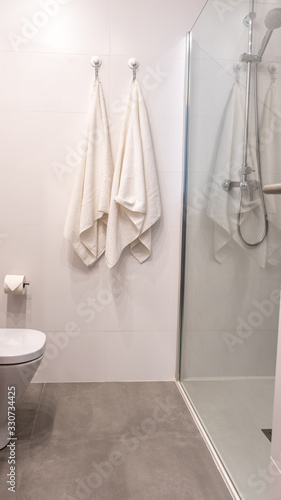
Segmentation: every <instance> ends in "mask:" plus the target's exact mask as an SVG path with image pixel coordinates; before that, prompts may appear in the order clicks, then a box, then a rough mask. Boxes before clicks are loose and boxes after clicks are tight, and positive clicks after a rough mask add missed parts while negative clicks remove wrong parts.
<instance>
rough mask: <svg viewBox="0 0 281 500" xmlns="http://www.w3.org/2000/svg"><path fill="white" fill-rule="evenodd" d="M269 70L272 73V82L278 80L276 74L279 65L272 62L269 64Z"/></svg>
mask: <svg viewBox="0 0 281 500" xmlns="http://www.w3.org/2000/svg"><path fill="white" fill-rule="evenodd" d="M268 71H269V73H270V74H271V82H272V83H274V82H276V79H277V76H276V72H277V65H276V64H270V65H269V66H268Z"/></svg>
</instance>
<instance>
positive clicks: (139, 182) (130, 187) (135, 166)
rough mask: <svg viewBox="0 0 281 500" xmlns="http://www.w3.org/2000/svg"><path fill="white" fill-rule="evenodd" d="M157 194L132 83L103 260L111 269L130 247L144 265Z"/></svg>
mask: <svg viewBox="0 0 281 500" xmlns="http://www.w3.org/2000/svg"><path fill="white" fill-rule="evenodd" d="M160 216H161V206H160V193H159V187H158V180H157V171H156V165H155V158H154V152H153V146H152V140H151V134H150V128H149V122H148V117H147V113H146V109H145V104H144V101H143V97H142V93H141V90H140V87H139V84H138V82H137V81H136V80H133V82H132V85H131V89H130V95H129V101H128V105H127V109H126V113H125V120H124V123H123V129H122V132H121V141H120V145H119V151H118V156H117V162H116V167H115V170H114V177H113V186H112V193H111V203H110V211H109V218H108V228H107V240H106V251H105V258H106V261H107V264H108V266H109V267H112V266H114V265H115V264H116V263H117V262H118V260H119V258H120V255H121V253H122V251H123V250H124V249H125V248H126V247H127V246H128V245H130V250H131V253H132V254H133V256H134V257H135V258H136V259H137V260H138V261H139V262H140V263H142V262H144V261H145V260H146V259H147V258H148V257H149V255H150V252H151V226H152V225H153V224H154V223H155V222H156V221H157V220H158V219H159V218H160Z"/></svg>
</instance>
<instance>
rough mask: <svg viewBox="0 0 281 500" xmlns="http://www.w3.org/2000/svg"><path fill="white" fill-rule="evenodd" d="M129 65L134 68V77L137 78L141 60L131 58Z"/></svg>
mask: <svg viewBox="0 0 281 500" xmlns="http://www.w3.org/2000/svg"><path fill="white" fill-rule="evenodd" d="M128 65H129V68H131V69H132V70H133V79H134V80H135V79H136V72H137V68H138V67H139V62H138V61H137V60H136V59H135V58H134V57H132V58H131V59H129V61H128Z"/></svg>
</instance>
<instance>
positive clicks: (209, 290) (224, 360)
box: [180, 0, 281, 500]
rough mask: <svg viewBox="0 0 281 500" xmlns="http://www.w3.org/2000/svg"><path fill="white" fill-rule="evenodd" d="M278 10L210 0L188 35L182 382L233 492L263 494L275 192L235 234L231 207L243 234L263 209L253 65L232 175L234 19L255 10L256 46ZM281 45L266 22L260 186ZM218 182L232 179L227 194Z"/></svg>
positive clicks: (243, 79)
mask: <svg viewBox="0 0 281 500" xmlns="http://www.w3.org/2000/svg"><path fill="white" fill-rule="evenodd" d="M280 7H281V2H280V1H279V2H272V3H270V2H248V1H239V2H229V1H228V0H226V1H219V2H218V1H216V0H213V1H209V2H208V3H207V5H206V6H205V8H204V10H203V12H202V13H201V15H200V17H199V19H198V21H197V22H196V24H195V26H194V28H193V29H192V32H191V33H190V36H189V43H188V46H189V51H188V52H189V54H188V68H189V71H188V80H189V92H188V127H187V132H188V138H187V141H188V143H187V151H188V158H187V182H186V186H185V189H186V190H187V206H186V212H185V215H186V235H185V242H184V244H185V245H184V246H185V263H184V269H185V271H184V276H183V280H184V281H183V297H182V299H183V302H182V304H183V310H182V332H181V369H180V372H181V373H180V380H181V383H182V386H183V387H184V390H185V392H186V394H187V396H188V398H189V400H190V402H191V404H192V405H193V407H194V409H195V411H196V413H197V415H198V417H199V419H200V420H201V422H202V424H203V426H204V427H205V430H206V431H207V433H208V435H209V437H210V439H211V441H212V443H213V445H214V447H215V449H216V451H217V453H218V454H219V456H220V458H221V460H222V462H223V465H224V467H225V469H226V470H227V472H228V474H229V476H230V478H231V480H232V481H233V484H234V486H235V488H236V489H237V491H238V492H239V495H240V497H241V498H242V499H243V500H254V499H256V498H259V499H261V500H267V499H268V495H267V493H268V481H267V480H266V479H265V478H264V477H261V474H262V473H261V471H263V470H267V469H268V467H269V458H270V440H269V439H268V436H269V434H268V433H266V432H265V433H264V432H263V431H264V430H265V431H266V430H268V429H271V427H272V411H273V393H274V375H275V362H276V346H277V328H278V314H279V290H280V283H281V253H280V246H281V206H280V205H278V203H279V200H278V201H275V200H276V197H275V199H274V200H273V198H272V195H271V196H267V197H266V196H265V203H266V207H267V210H268V217H269V220H270V223H269V232H268V235H267V236H266V238H265V240H264V241H263V242H262V243H259V244H257V245H255V246H250V245H247V244H245V243H244V242H243V241H242V239H241V237H240V236H239V231H238V213H239V210H240V212H241V214H240V215H241V220H240V223H241V231H242V235H243V237H244V239H245V240H246V241H248V243H256V242H257V241H258V240H259V238H260V235H261V234H262V233H263V230H264V227H265V218H264V213H263V206H262V192H261V189H260V184H261V182H259V177H258V165H257V161H258V160H257V155H256V146H257V144H256V132H255V113H254V112H255V107H254V100H255V99H254V98H255V96H254V83H255V82H254V70H252V74H251V80H250V82H251V86H250V109H249V137H248V147H247V156H248V158H247V166H248V167H250V168H251V169H252V172H250V171H249V170H247V175H246V177H244V178H243V171H242V172H241V169H242V166H243V165H242V163H243V161H242V160H243V140H244V135H245V131H244V125H245V120H244V118H245V116H244V115H245V100H246V87H247V66H248V64H247V62H240V61H239V58H240V55H241V54H243V53H248V43H249V40H248V37H249V30H248V28H247V26H245V24H244V23H243V19H244V18H247V16H248V14H249V12H251V11H254V12H255V14H256V16H255V18H254V21H253V46H252V50H253V54H256V53H257V52H258V50H259V47H260V44H261V41H262V39H263V36H264V33H265V32H266V27H265V25H264V18H265V16H266V13H267V12H268V11H270V10H272V9H276V8H280ZM280 47H281V29H280V30H278V29H276V30H275V31H274V32H273V34H272V37H271V40H270V42H269V45H268V47H267V49H266V52H265V54H264V56H263V58H262V61H261V62H260V63H258V67H257V72H258V78H257V82H258V88H257V101H258V110H259V116H258V120H259V139H260V154H261V170H262V179H261V181H262V180H263V179H265V180H266V181H268V183H273V182H281V164H280V163H279V165H278V164H277V163H276V162H274V160H275V158H276V161H277V159H278V154H277V153H278V151H275V149H276V147H277V149H278V134H279V143H280V144H281V135H280V133H281V120H280V117H281V106H280V103H281V87H280V73H281V59H280V49H279V48H280ZM253 65H254V64H253ZM253 65H252V66H253ZM278 80H279V82H278ZM272 85H276V91H274V92H275V97H274V98H275V104H274V106H276V110H275V109H272V106H271V105H269V104H268V103H270V102H272V101H270V100H269V98H268V91H269V88H270V86H271V87H272ZM278 94H280V95H278ZM276 144H277V146H276ZM280 153H281V146H280ZM274 154H275V157H274ZM240 159H241V161H240ZM267 159H268V161H267ZM248 172H249V173H248ZM244 174H245V172H244ZM243 179H244V180H245V179H246V185H245V189H244V191H243V193H242V203H241V199H240V194H241V187H240V182H241V181H242V180H243ZM225 180H231V181H235V182H237V186H234V187H233V188H232V189H231V190H230V191H226V190H225V189H223V186H222V185H223V184H224V181H225ZM274 214H275V215H274ZM278 215H280V228H279V226H278ZM274 217H275V218H274ZM276 221H277V222H276ZM275 224H276V226H277V227H276V226H275ZM279 242H280V243H279Z"/></svg>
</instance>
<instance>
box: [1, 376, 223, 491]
mask: <svg viewBox="0 0 281 500" xmlns="http://www.w3.org/2000/svg"><path fill="white" fill-rule="evenodd" d="M16 426H17V432H16V433H17V438H18V440H17V444H16V474H17V475H16V484H17V488H16V494H14V493H12V492H8V490H7V483H6V481H7V473H8V471H9V465H8V458H9V451H8V449H7V448H5V449H3V450H2V451H0V498H1V500H12V499H15V498H16V499H17V500H86V499H91V500H92V499H95V500H158V499H159V500H231V496H230V494H229V492H228V490H227V488H226V486H225V484H224V482H223V480H222V478H221V476H220V474H219V472H218V470H217V469H216V466H215V465H214V463H213V460H212V458H211V456H210V454H209V451H208V450H207V448H206V445H205V443H204V441H203V439H202V437H201V436H200V434H199V432H198V430H197V427H196V426H195V424H194V422H193V420H192V417H191V415H190V414H189V412H188V409H187V407H186V406H185V403H184V401H183V399H182V397H181V395H180V393H179V391H178V389H177V386H176V385H175V383H173V382H124V383H123V382H120V383H115V382H114V383H113V382H112V383H111V382H110V383H109V382H107V383H84V384H75V383H74V384H31V385H30V386H29V388H28V390H27V391H26V393H25V395H24V397H23V399H22V400H21V402H20V404H19V405H18V408H17V421H16Z"/></svg>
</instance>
